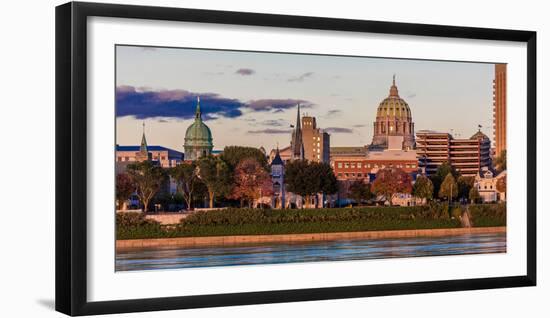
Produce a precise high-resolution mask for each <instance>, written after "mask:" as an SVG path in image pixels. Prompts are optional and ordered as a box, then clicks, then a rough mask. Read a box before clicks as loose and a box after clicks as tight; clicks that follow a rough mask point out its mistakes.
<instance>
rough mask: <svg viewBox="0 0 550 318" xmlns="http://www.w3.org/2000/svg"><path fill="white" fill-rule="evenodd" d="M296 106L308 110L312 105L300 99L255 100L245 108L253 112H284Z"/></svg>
mask: <svg viewBox="0 0 550 318" xmlns="http://www.w3.org/2000/svg"><path fill="white" fill-rule="evenodd" d="M298 104H300V107H302V108H310V107H312V106H313V103H311V102H308V101H306V100H302V99H292V98H287V99H257V100H252V101H249V102H248V103H247V107H248V108H250V109H252V110H255V111H268V110H284V109H289V108H294V107H296V106H297V105H298Z"/></svg>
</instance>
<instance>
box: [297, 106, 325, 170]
mask: <svg viewBox="0 0 550 318" xmlns="http://www.w3.org/2000/svg"><path fill="white" fill-rule="evenodd" d="M302 143H303V145H304V158H305V159H307V160H309V161H315V162H326V163H328V162H329V161H330V135H329V134H328V133H327V132H324V131H323V130H322V129H320V128H317V120H316V119H315V117H312V116H304V117H302Z"/></svg>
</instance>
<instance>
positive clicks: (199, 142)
mask: <svg viewBox="0 0 550 318" xmlns="http://www.w3.org/2000/svg"><path fill="white" fill-rule="evenodd" d="M183 147H184V150H185V160H197V159H199V158H200V157H203V156H208V155H210V154H212V148H214V144H213V142H212V132H211V131H210V128H209V127H208V126H206V124H205V123H204V122H203V121H202V113H201V106H200V98H199V97H197V109H196V111H195V121H194V122H193V123H192V124H191V126H189V127H188V128H187V130H186V132H185V144H184V145H183Z"/></svg>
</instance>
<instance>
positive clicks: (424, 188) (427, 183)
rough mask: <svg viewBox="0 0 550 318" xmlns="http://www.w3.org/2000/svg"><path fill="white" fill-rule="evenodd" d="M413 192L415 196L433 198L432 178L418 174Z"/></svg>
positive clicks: (427, 199)
mask: <svg viewBox="0 0 550 318" xmlns="http://www.w3.org/2000/svg"><path fill="white" fill-rule="evenodd" d="M412 193H413V195H414V196H415V197H417V198H422V199H426V201H429V200H431V199H433V194H434V185H433V183H432V181H431V180H430V178H428V177H426V176H422V175H419V176H417V177H416V182H415V183H414V186H413V190H412Z"/></svg>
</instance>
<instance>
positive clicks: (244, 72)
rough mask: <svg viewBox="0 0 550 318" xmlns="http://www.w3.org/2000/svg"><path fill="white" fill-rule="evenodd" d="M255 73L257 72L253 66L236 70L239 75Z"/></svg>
mask: <svg viewBox="0 0 550 318" xmlns="http://www.w3.org/2000/svg"><path fill="white" fill-rule="evenodd" d="M254 73H256V72H255V71H254V70H253V69H251V68H240V69H238V70H236V71H235V74H239V75H243V76H248V75H252V74H254Z"/></svg>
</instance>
